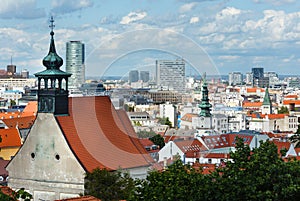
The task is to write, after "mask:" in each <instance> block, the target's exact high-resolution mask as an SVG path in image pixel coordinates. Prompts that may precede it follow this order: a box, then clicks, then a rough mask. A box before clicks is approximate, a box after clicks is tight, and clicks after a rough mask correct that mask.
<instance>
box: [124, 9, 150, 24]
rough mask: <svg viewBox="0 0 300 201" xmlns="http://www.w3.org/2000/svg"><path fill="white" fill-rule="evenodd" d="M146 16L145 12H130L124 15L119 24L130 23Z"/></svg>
mask: <svg viewBox="0 0 300 201" xmlns="http://www.w3.org/2000/svg"><path fill="white" fill-rule="evenodd" d="M146 16H147V13H146V12H130V13H129V14H128V15H126V16H124V17H123V18H122V20H121V22H120V24H130V23H132V22H136V21H139V20H142V19H144V18H145V17H146Z"/></svg>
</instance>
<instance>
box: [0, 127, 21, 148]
mask: <svg viewBox="0 0 300 201" xmlns="http://www.w3.org/2000/svg"><path fill="white" fill-rule="evenodd" d="M0 137H1V139H2V141H1V142H0V148H4V147H20V146H21V137H20V135H19V132H18V130H17V129H16V128H10V129H0Z"/></svg>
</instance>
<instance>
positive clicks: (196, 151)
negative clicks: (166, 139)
mask: <svg viewBox="0 0 300 201" xmlns="http://www.w3.org/2000/svg"><path fill="white" fill-rule="evenodd" d="M174 143H175V144H176V145H177V146H178V148H179V149H180V150H181V151H182V152H183V153H185V157H187V158H199V156H200V152H201V151H206V150H207V148H206V147H205V146H204V145H203V144H202V143H201V142H200V141H199V140H197V139H189V140H184V139H178V140H174Z"/></svg>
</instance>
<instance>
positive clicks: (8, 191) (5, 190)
mask: <svg viewBox="0 0 300 201" xmlns="http://www.w3.org/2000/svg"><path fill="white" fill-rule="evenodd" d="M0 190H1V191H2V193H4V194H5V195H8V196H11V197H12V194H13V192H14V191H13V190H12V189H11V188H10V187H7V186H0Z"/></svg>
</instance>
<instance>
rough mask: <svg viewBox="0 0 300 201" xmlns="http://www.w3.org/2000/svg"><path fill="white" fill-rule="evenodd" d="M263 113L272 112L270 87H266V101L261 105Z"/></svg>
mask: <svg viewBox="0 0 300 201" xmlns="http://www.w3.org/2000/svg"><path fill="white" fill-rule="evenodd" d="M261 113H262V114H272V102H271V99H270V94H269V89H268V88H266V91H265V97H264V101H263V104H262V106H261Z"/></svg>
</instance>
